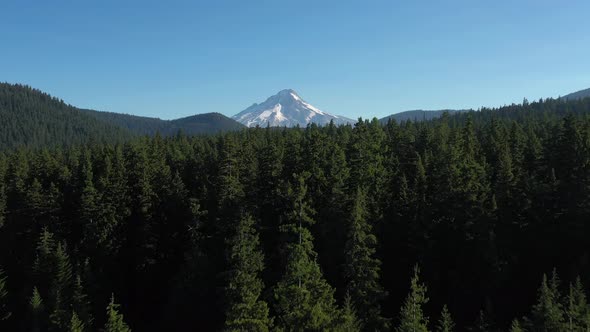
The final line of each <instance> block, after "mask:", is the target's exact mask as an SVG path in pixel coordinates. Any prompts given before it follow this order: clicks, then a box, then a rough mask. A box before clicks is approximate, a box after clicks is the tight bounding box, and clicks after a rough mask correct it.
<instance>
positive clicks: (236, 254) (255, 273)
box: [225, 216, 272, 331]
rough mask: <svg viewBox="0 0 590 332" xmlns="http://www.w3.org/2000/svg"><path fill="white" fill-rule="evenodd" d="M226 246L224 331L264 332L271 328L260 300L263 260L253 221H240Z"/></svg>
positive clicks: (263, 304)
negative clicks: (227, 271) (228, 264)
mask: <svg viewBox="0 0 590 332" xmlns="http://www.w3.org/2000/svg"><path fill="white" fill-rule="evenodd" d="M228 242H229V243H228V246H229V263H230V268H231V270H230V271H229V273H228V274H229V281H228V285H227V286H226V288H225V289H226V299H227V302H228V309H227V311H226V319H225V330H227V331H268V330H269V327H270V326H271V324H272V323H271V319H269V317H268V306H267V304H266V302H265V301H263V300H262V299H261V298H260V295H261V292H262V288H263V283H262V280H261V279H260V273H261V272H262V270H263V269H264V257H263V255H262V253H261V252H260V249H259V239H258V234H257V232H256V230H255V229H254V219H252V217H250V216H245V217H242V218H241V219H240V221H239V222H238V223H237V225H236V229H235V234H234V237H233V238H232V239H231V240H230V241H228Z"/></svg>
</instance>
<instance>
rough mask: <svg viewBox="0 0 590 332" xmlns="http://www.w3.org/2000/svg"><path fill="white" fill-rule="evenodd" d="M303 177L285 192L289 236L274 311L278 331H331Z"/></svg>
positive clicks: (327, 289)
mask: <svg viewBox="0 0 590 332" xmlns="http://www.w3.org/2000/svg"><path fill="white" fill-rule="evenodd" d="M306 178H307V176H306V174H302V175H299V176H297V177H296V178H295V184H294V185H293V186H291V187H290V188H289V190H288V192H289V197H290V201H291V209H292V210H291V212H290V213H289V216H288V219H289V221H288V222H289V223H288V224H286V225H282V226H281V228H282V231H283V232H284V233H286V235H289V236H290V241H289V243H288V244H287V248H286V251H287V255H288V257H287V266H286V271H285V274H284V275H283V277H282V279H281V280H280V281H279V282H278V284H277V285H276V287H275V289H274V298H275V310H276V312H277V315H278V317H277V319H278V324H279V327H280V328H283V329H284V330H287V331H304V330H325V329H330V328H333V325H334V323H335V320H336V319H337V318H338V310H337V308H336V305H335V303H334V302H335V301H334V290H333V289H332V287H331V286H330V285H329V284H328V283H327V282H326V280H325V279H324V278H323V275H322V272H321V270H320V267H319V265H318V263H317V254H316V252H315V251H314V250H313V242H312V241H313V239H312V236H311V233H310V232H309V230H308V229H307V227H305V226H307V225H310V224H313V222H314V220H313V219H312V218H311V216H310V213H312V211H311V209H310V207H309V204H308V202H307V201H306V194H307V187H306V185H305V179H306Z"/></svg>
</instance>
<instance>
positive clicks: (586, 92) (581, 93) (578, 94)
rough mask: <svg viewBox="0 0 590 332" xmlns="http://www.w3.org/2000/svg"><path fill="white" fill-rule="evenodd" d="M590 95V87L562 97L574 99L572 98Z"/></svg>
mask: <svg viewBox="0 0 590 332" xmlns="http://www.w3.org/2000/svg"><path fill="white" fill-rule="evenodd" d="M588 97H590V89H585V90H580V91H576V92H574V93H570V94H568V95H565V96H563V97H561V98H563V99H566V100H572V99H582V98H588Z"/></svg>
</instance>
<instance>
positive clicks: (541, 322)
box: [532, 273, 564, 332]
mask: <svg viewBox="0 0 590 332" xmlns="http://www.w3.org/2000/svg"><path fill="white" fill-rule="evenodd" d="M553 275H554V276H553V278H552V281H551V283H548V281H547V276H546V275H543V280H542V282H541V287H540V288H539V291H538V297H537V303H536V304H535V305H534V306H533V310H532V323H533V328H534V329H535V331H546V332H549V331H552V332H556V331H562V330H563V323H564V321H563V310H562V306H561V304H560V302H559V293H558V290H557V288H556V287H557V277H556V274H555V273H554V274H553Z"/></svg>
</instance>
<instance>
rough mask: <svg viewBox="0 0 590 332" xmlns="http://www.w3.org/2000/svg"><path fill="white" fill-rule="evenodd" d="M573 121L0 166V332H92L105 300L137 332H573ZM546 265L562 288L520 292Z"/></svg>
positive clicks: (527, 113) (577, 232)
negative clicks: (388, 325)
mask: <svg viewBox="0 0 590 332" xmlns="http://www.w3.org/2000/svg"><path fill="white" fill-rule="evenodd" d="M25 90H26V89H25ZM34 95H35V94H34ZM31 98H32V97H31ZM25 114H26V112H25ZM589 114H590V101H589V100H587V99H584V100H576V101H569V102H565V101H563V100H547V101H542V102H530V103H528V102H527V103H525V104H523V105H510V106H506V107H503V108H500V109H497V110H488V109H483V110H481V111H480V112H466V113H458V114H453V115H448V114H447V115H443V116H442V118H440V119H437V120H432V121H423V122H403V123H401V124H400V123H397V122H394V121H391V122H389V123H387V125H385V126H381V125H380V124H379V123H378V122H376V121H375V120H373V121H366V120H362V121H359V123H358V124H357V126H356V127H352V126H341V127H336V126H334V125H328V126H326V127H319V126H315V125H310V126H308V127H307V128H305V129H301V128H294V129H276V128H250V129H246V130H243V131H235V132H227V133H223V134H219V135H214V136H199V137H189V136H185V135H181V134H179V135H173V136H160V135H155V136H154V137H143V138H134V139H132V140H130V141H128V142H126V143H122V144H116V143H112V144H111V143H106V144H105V143H101V142H100V140H98V141H97V142H95V143H89V144H86V145H80V144H77V143H76V141H75V140H74V142H72V143H74V145H72V146H68V147H64V148H51V149H42V148H38V149H37V148H35V149H29V148H22V149H15V150H12V149H10V150H3V151H4V152H2V153H0V221H1V222H0V224H1V226H0V264H1V266H2V268H3V270H4V276H5V277H6V281H7V282H6V284H5V286H4V287H5V290H6V294H7V295H6V296H4V297H3V298H2V301H4V302H0V303H2V304H5V305H6V308H8V311H10V312H11V316H10V317H9V318H8V319H6V320H2V321H1V323H0V324H2V327H1V328H2V329H3V330H4V329H5V330H8V331H20V330H31V329H32V330H38V331H50V330H67V329H69V328H71V326H72V316H73V313H75V314H76V320H77V321H79V323H81V324H83V326H84V329H85V330H87V331H92V330H97V329H100V328H101V327H103V326H104V325H105V322H106V321H107V316H106V315H105V311H104V304H105V303H108V301H109V299H108V294H111V292H115V293H116V294H118V300H119V301H120V302H121V305H122V308H125V320H126V321H127V322H129V324H130V325H131V326H133V327H134V329H136V330H139V331H148V332H149V331H164V330H171V331H176V330H195V329H200V330H207V331H209V330H211V331H217V330H223V329H224V328H227V329H241V328H242V327H240V326H243V325H241V324H245V325H248V324H252V325H255V326H257V327H252V326H251V325H248V327H247V329H257V328H259V329H260V330H265V329H266V328H268V327H269V326H270V322H271V321H272V322H273V323H274V324H273V327H272V328H271V329H274V328H277V329H281V328H282V329H287V330H289V329H292V330H303V329H320V330H321V329H327V330H349V331H355V330H379V329H383V327H384V326H385V324H383V323H384V322H385V321H384V320H383V319H382V315H383V313H389V314H386V315H385V316H391V317H392V318H393V321H394V322H395V324H394V325H395V326H396V327H397V325H398V323H399V320H400V319H402V318H403V319H402V321H403V322H404V325H403V328H405V330H407V329H408V328H412V329H415V330H416V331H420V330H421V331H424V330H425V329H426V328H427V327H430V328H432V329H437V328H440V326H439V324H437V323H438V322H435V321H437V320H439V318H440V320H441V322H442V321H446V322H450V321H451V320H450V319H448V317H446V315H444V312H443V315H442V316H443V317H439V314H440V313H439V309H440V308H441V307H443V305H444V304H445V303H448V305H449V308H452V310H453V315H452V320H453V321H454V323H456V330H469V329H470V330H473V331H501V330H507V329H509V328H510V326H511V322H512V319H513V318H514V317H523V316H524V317H523V318H522V319H520V318H519V321H518V322H519V325H520V328H521V329H523V330H529V331H534V330H540V331H543V330H557V331H559V330H560V329H561V330H567V331H569V330H574V331H576V330H580V329H585V328H587V326H588V324H587V322H588V312H589V311H588V303H587V300H586V297H585V296H586V295H585V294H586V291H587V289H585V287H584V286H583V285H582V282H581V281H584V280H587V279H588V277H589V274H588V273H589V271H590V263H589V262H590V261H589V260H588V257H589V256H590V253H589V251H588V241H587V239H588V235H589V234H590V224H589V223H588V222H587V221H588V220H590V115H589ZM2 124H3V125H6V123H2ZM3 133H4V132H3ZM0 135H1V134H0ZM78 143H79V142H78ZM294 174H295V176H294ZM244 216H248V217H246V218H243V217H244ZM240 234H241V235H242V236H241V237H240V236H239V235H240ZM347 240H348V241H347ZM263 257H264V259H263ZM416 262H419V263H420V266H422V267H423V271H422V274H421V275H420V280H417V278H414V279H415V282H414V283H413V285H412V287H413V289H412V291H411V292H410V296H409V297H407V295H408V289H407V287H406V286H407V280H406V279H407V273H408V272H409V271H411V268H412V266H413V265H414V264H416ZM553 266H555V267H557V269H558V270H559V271H560V273H561V274H562V275H563V277H564V280H565V281H566V283H564V284H563V286H560V282H559V280H558V278H557V276H556V275H555V276H553V277H550V278H547V280H546V281H545V283H544V284H545V286H543V285H542V287H541V289H539V292H538V293H537V294H536V293H535V291H536V288H537V287H536V286H535V285H536V284H537V282H538V281H539V278H540V276H541V275H542V273H543V271H547V270H549V269H551V268H552V267H553ZM577 275H579V276H580V280H581V281H580V282H577V281H576V282H574V281H575V276H577ZM570 281H571V282H572V284H571V287H569V288H567V287H566V286H567V284H568V283H569V282H570ZM425 285H428V295H429V296H428V297H429V298H430V300H429V301H428V303H426V295H425ZM34 288H35V292H34V294H33V293H32V290H33V289H34ZM347 293H348V294H349V295H348V297H347V296H346V294H347ZM536 296H538V297H539V298H538V299H537V300H535V297H536ZM406 297H407V300H406V302H404V299H405V298H406ZM264 303H268V308H266V306H265V305H264ZM336 303H338V304H341V306H340V308H339V307H338V306H337V305H336ZM113 305H114V304H113ZM400 308H403V310H401V312H402V315H401V316H398V315H394V314H393V313H396V312H400ZM480 308H483V310H481V312H480ZM117 310H118V309H117ZM109 313H111V311H109ZM412 313H416V315H412ZM417 313H420V314H419V315H418V314H417ZM426 317H431V318H432V317H436V318H437V319H436V320H435V319H433V320H432V323H430V324H428V323H427V320H426ZM445 317H446V318H445ZM416 318H418V319H416ZM445 324H446V325H445V326H446V327H448V326H449V325H450V324H447V323H445ZM75 325H79V324H78V323H77V322H76V324H75ZM428 325H430V326H428ZM446 327H445V328H443V330H444V329H446Z"/></svg>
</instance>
